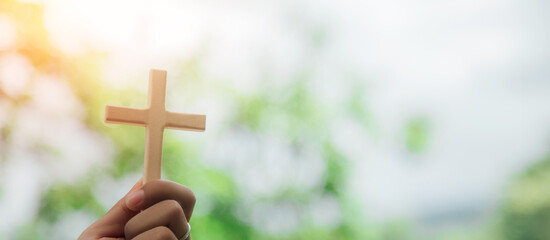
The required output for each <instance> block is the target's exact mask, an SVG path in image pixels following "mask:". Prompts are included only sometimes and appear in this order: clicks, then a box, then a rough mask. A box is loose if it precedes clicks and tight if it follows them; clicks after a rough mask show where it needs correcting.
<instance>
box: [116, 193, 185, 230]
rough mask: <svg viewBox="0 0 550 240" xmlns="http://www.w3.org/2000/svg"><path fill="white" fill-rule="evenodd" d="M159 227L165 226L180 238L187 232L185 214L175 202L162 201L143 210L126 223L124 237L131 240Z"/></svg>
mask: <svg viewBox="0 0 550 240" xmlns="http://www.w3.org/2000/svg"><path fill="white" fill-rule="evenodd" d="M160 226H167V227H168V228H169V229H170V230H171V231H172V232H173V233H174V235H175V236H180V237H181V236H183V235H184V234H185V233H186V232H187V220H186V218H185V213H184V212H183V209H182V208H181V206H180V204H179V203H178V202H177V201H175V200H164V201H162V202H159V203H157V204H155V205H153V206H151V207H149V208H147V209H145V210H143V211H142V212H141V213H139V214H138V215H136V216H135V217H133V218H132V219H130V221H128V223H126V227H125V229H124V235H125V236H126V238H127V239H132V238H133V237H135V236H137V235H139V234H141V233H143V232H146V231H148V230H150V229H153V228H156V227H160Z"/></svg>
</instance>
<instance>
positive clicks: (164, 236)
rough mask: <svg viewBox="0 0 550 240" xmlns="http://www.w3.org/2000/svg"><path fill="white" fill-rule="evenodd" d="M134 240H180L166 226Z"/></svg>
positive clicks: (140, 235)
mask: <svg viewBox="0 0 550 240" xmlns="http://www.w3.org/2000/svg"><path fill="white" fill-rule="evenodd" d="M127 239H132V240H178V238H177V237H176V236H175V235H174V233H172V231H170V229H168V228H167V227H165V226H160V227H156V228H153V229H151V230H149V231H146V232H144V233H141V234H139V235H137V236H136V237H135V238H127Z"/></svg>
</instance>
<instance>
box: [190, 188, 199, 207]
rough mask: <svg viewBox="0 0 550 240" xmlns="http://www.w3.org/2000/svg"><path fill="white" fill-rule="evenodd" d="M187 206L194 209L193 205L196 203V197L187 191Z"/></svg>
mask: <svg viewBox="0 0 550 240" xmlns="http://www.w3.org/2000/svg"><path fill="white" fill-rule="evenodd" d="M188 201H189V205H190V207H195V203H196V202H197V197H196V196H195V193H194V192H193V191H191V189H189V199H188Z"/></svg>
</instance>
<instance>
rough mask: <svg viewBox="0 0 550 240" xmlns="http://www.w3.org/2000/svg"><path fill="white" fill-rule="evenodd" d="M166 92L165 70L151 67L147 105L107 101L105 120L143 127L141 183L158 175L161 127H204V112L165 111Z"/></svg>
mask: <svg viewBox="0 0 550 240" xmlns="http://www.w3.org/2000/svg"><path fill="white" fill-rule="evenodd" d="M165 94H166V71H164V70H155V69H151V71H150V72H149V96H148V107H147V108H145V109H138V108H129V107H115V106H109V105H107V106H106V107H105V122H106V123H118V124H127V125H134V126H142V127H145V129H146V135H145V159H144V161H145V163H144V167H143V183H144V184H145V183H147V182H148V181H151V180H155V179H160V172H161V160H162V139H163V133H164V128H172V129H181V130H189V131H204V129H205V124H206V116H205V115H196V114H185V113H174V112H170V111H166V109H165V104H164V103H165Z"/></svg>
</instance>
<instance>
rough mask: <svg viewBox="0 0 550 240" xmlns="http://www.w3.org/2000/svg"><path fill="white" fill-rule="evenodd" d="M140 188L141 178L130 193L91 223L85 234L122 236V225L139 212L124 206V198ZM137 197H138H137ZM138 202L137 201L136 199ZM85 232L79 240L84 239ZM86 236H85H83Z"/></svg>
mask: <svg viewBox="0 0 550 240" xmlns="http://www.w3.org/2000/svg"><path fill="white" fill-rule="evenodd" d="M141 186H142V180H141V178H140V179H139V180H138V181H137V183H136V184H135V185H134V186H133V187H132V189H130V191H129V192H128V193H127V194H126V195H125V196H124V197H123V198H122V199H120V200H119V201H118V202H117V203H116V204H115V205H114V206H113V207H112V208H111V209H110V210H109V211H108V212H107V213H106V214H105V215H104V216H103V217H101V218H100V219H98V220H97V221H96V222H95V223H93V224H92V225H91V226H90V227H89V228H88V229H86V232H92V233H93V235H94V236H88V237H96V236H120V237H122V236H124V225H125V224H126V222H127V221H128V220H130V219H131V218H132V217H134V216H135V215H136V214H138V213H139V211H133V210H132V209H130V208H128V206H127V204H126V202H127V201H126V197H127V196H128V195H130V194H131V193H134V192H136V191H139V189H140V188H141ZM138 197H139V196H138ZM137 200H139V199H137ZM86 232H85V233H83V235H82V236H81V237H80V238H79V239H84V238H85V237H86V236H87V235H86ZM84 235H86V236H84Z"/></svg>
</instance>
